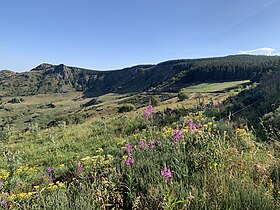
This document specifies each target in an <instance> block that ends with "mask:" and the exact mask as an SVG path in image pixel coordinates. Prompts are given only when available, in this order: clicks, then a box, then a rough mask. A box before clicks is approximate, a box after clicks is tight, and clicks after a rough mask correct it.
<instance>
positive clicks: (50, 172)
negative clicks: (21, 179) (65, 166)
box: [46, 167, 53, 181]
mask: <svg viewBox="0 0 280 210" xmlns="http://www.w3.org/2000/svg"><path fill="white" fill-rule="evenodd" d="M46 174H47V177H48V180H50V181H52V179H53V170H52V168H50V167H49V168H48V169H47V171H46Z"/></svg>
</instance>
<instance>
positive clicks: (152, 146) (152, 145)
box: [148, 140, 155, 149]
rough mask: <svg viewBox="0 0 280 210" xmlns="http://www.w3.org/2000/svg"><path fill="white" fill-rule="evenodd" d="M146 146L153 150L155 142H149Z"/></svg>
mask: <svg viewBox="0 0 280 210" xmlns="http://www.w3.org/2000/svg"><path fill="white" fill-rule="evenodd" d="M148 146H149V148H150V149H153V148H154V147H155V141H154V140H151V141H150V142H149V143H148Z"/></svg>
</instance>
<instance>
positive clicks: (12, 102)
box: [8, 98, 24, 104]
mask: <svg viewBox="0 0 280 210" xmlns="http://www.w3.org/2000/svg"><path fill="white" fill-rule="evenodd" d="M23 101H24V100H23V98H12V99H11V100H9V101H8V103H11V104H18V103H21V102H23Z"/></svg>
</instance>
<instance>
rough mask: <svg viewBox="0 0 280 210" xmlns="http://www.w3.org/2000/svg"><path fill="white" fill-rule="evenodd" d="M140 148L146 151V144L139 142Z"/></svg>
mask: <svg viewBox="0 0 280 210" xmlns="http://www.w3.org/2000/svg"><path fill="white" fill-rule="evenodd" d="M138 148H139V149H146V142H145V141H143V140H139V141H138Z"/></svg>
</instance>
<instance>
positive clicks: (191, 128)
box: [189, 123, 196, 131]
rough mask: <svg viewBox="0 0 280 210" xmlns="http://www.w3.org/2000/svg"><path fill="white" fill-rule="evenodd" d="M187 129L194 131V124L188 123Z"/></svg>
mask: <svg viewBox="0 0 280 210" xmlns="http://www.w3.org/2000/svg"><path fill="white" fill-rule="evenodd" d="M189 127H190V131H194V130H195V129H196V126H195V124H194V123H190V124H189Z"/></svg>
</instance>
